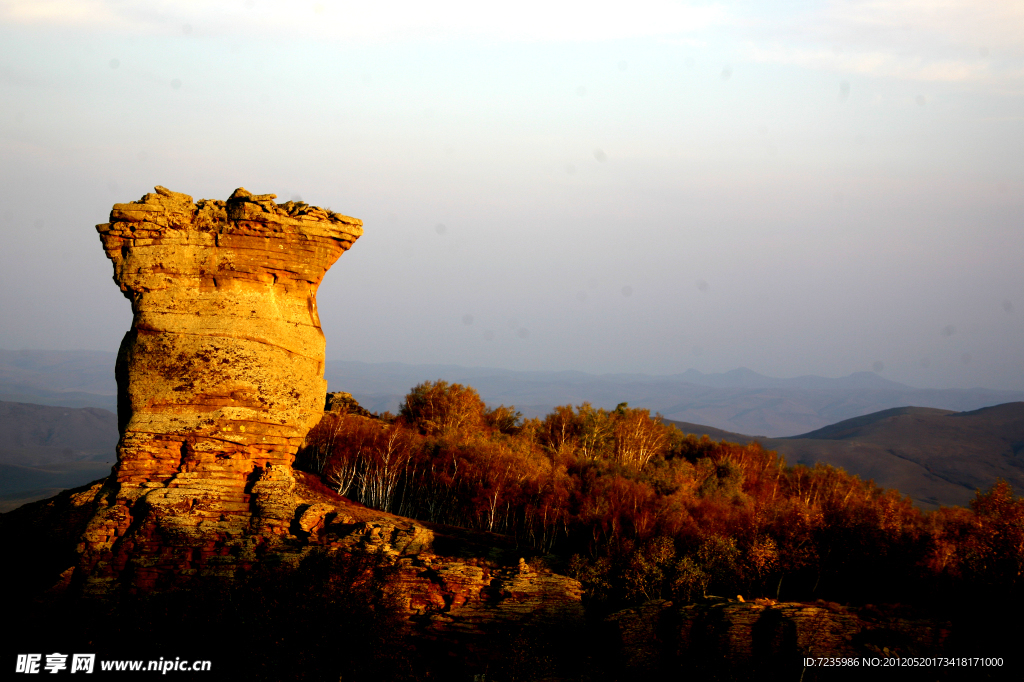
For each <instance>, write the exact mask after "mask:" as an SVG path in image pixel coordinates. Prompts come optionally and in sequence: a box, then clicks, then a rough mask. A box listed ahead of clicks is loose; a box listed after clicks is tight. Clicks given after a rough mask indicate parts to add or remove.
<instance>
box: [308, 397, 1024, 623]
mask: <svg viewBox="0 0 1024 682" xmlns="http://www.w3.org/2000/svg"><path fill="white" fill-rule="evenodd" d="M296 464H297V466H300V467H302V468H305V469H307V470H310V471H312V472H314V473H316V474H319V475H320V476H321V477H322V478H323V480H324V482H325V483H327V484H328V485H330V486H331V487H332V488H334V489H335V490H337V491H338V492H339V493H341V494H343V495H347V496H348V497H350V498H352V499H354V500H356V501H358V502H361V503H363V504H366V505H368V506H372V507H375V508H378V509H382V510H385V511H389V512H393V513H396V514H401V515H403V516H408V517H412V518H416V519H420V520H424V521H431V522H436V523H442V524H449V525H455V526H463V527H467V528H472V529H476V530H482V531H490V532H495V533H502V534H506V535H509V536H512V537H514V538H515V540H516V541H517V542H518V544H519V545H520V546H521V547H522V548H523V549H524V553H531V554H532V555H534V556H535V557H540V558H541V560H542V561H546V562H548V563H549V564H550V565H551V566H552V567H553V568H556V569H557V570H560V571H563V572H566V573H569V574H571V575H573V576H575V577H577V578H579V579H580V580H581V581H582V582H583V584H584V587H585V588H586V594H587V598H588V599H589V600H590V603H591V604H594V605H598V606H600V605H605V606H607V607H608V608H613V607H617V606H619V605H622V604H629V603H636V602H640V601H644V600H648V599H654V598H668V599H673V600H682V601H687V600H692V599H696V598H699V597H702V596H704V595H706V594H720V595H729V596H735V595H736V594H742V595H745V596H748V597H769V598H783V599H818V598H824V599H829V600H834V601H847V602H859V603H866V602H868V601H875V602H885V601H900V602H903V603H907V602H915V601H917V602H919V603H923V602H925V601H927V599H928V598H929V597H928V595H934V594H935V593H936V590H942V591H945V592H946V593H948V594H963V593H967V592H971V593H976V592H977V591H978V590H987V591H992V592H998V593H1000V594H1003V595H1013V596H1015V597H1016V598H1019V597H1020V595H1021V591H1022V585H1024V581H1022V577H1021V576H1022V570H1024V500H1022V499H1021V498H1017V497H1015V496H1014V495H1013V492H1012V490H1011V489H1010V487H1009V486H1008V485H1007V484H1006V483H999V484H997V485H996V486H995V487H993V488H992V489H991V490H990V491H988V492H985V493H981V492H979V493H978V495H977V497H976V499H975V500H974V502H972V504H971V508H970V509H964V508H958V507H953V508H942V509H940V510H938V511H936V512H931V513H922V512H921V511H920V510H918V509H917V508H916V507H914V506H913V505H912V503H911V502H910V500H909V498H907V497H905V496H903V495H901V494H899V493H898V492H896V491H894V490H883V489H881V488H879V487H878V486H876V485H874V484H873V483H872V482H870V481H862V480H860V479H859V478H857V477H856V476H852V475H850V474H848V473H846V472H845V471H843V470H841V469H837V468H834V467H830V466H827V465H816V466H814V467H813V468H809V467H806V466H801V465H797V466H794V467H790V466H786V464H785V462H784V461H783V460H782V459H781V458H780V457H779V456H778V455H777V454H776V453H774V452H770V451H766V450H764V449H762V448H761V447H760V445H758V444H756V443H755V444H751V445H745V446H741V445H736V444H732V443H726V442H720V443H716V442H712V441H711V440H709V439H708V438H707V437H704V438H699V439H698V438H696V437H694V436H692V435H685V434H683V433H681V432H680V431H678V430H677V429H675V428H673V427H669V426H666V425H665V424H663V423H662V422H661V420H660V418H659V417H658V416H657V415H654V416H652V415H651V414H650V413H649V412H648V411H647V410H642V409H635V408H630V407H629V406H628V405H627V404H625V403H622V404H620V405H619V406H618V407H617V408H616V409H614V410H604V409H600V408H595V407H593V406H592V405H590V404H588V403H583V404H582V405H579V406H575V407H574V406H571V405H564V406H560V407H557V408H555V409H554V410H553V411H552V412H551V413H550V414H548V415H547V416H546V417H544V418H543V419H528V420H523V419H522V416H521V415H520V414H519V413H518V412H516V411H515V409H514V408H510V407H505V406H499V407H496V408H490V409H489V408H488V407H487V406H486V405H485V404H484V402H483V401H482V400H481V399H480V397H479V395H478V394H477V393H476V391H474V390H473V389H472V388H469V387H465V386H461V385H459V384H449V383H447V382H444V381H438V382H426V383H423V384H420V385H418V386H416V387H414V388H413V389H412V391H411V392H410V393H409V395H408V396H407V397H406V400H405V402H404V403H403V404H402V406H401V410H400V414H399V416H398V417H396V418H390V417H389V416H386V417H385V418H382V419H370V418H366V417H360V416H355V415H344V414H333V413H328V414H326V415H325V416H324V419H323V420H322V421H321V422H320V424H319V425H318V426H317V427H316V428H315V429H314V430H313V431H312V432H311V433H310V435H309V437H308V438H307V445H306V447H305V448H304V449H303V450H302V451H301V452H300V455H299V459H298V461H297V463H296Z"/></svg>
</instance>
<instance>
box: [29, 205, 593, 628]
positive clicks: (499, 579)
mask: <svg viewBox="0 0 1024 682" xmlns="http://www.w3.org/2000/svg"><path fill="white" fill-rule="evenodd" d="M274 198H275V197H274V195H269V194H268V195H253V194H251V193H249V192H247V191H246V190H244V189H238V190H236V191H235V192H234V194H233V195H232V196H231V197H230V198H229V199H228V200H227V201H213V200H201V201H198V202H193V200H192V198H191V197H189V196H186V195H184V194H179V193H177V192H171V191H169V190H167V189H164V188H162V187H157V188H156V192H155V193H152V194H147V195H146V196H144V197H143V198H142V199H141V200H139V201H137V202H132V203H129V204H116V205H115V206H114V208H113V210H112V211H111V214H110V222H109V223H106V224H103V225H98V226H97V230H98V231H99V234H100V238H101V240H102V242H103V246H104V249H105V250H106V253H107V255H108V257H109V258H110V259H111V261H112V262H113V265H114V280H115V282H117V284H118V285H119V286H120V288H121V291H122V292H123V293H124V294H125V296H126V297H127V298H128V299H129V300H130V301H131V304H132V311H133V313H134V320H133V324H132V328H131V330H130V331H129V332H128V333H127V334H126V335H125V338H124V341H123V342H122V344H121V349H120V352H119V354H118V360H117V367H116V374H117V381H118V421H119V426H120V429H121V440H120V442H119V444H118V462H117V464H116V466H115V467H114V470H113V472H112V475H111V476H110V477H109V478H108V479H107V480H106V481H105V482H101V483H97V484H95V485H93V486H91V487H89V488H86V489H82V490H79V491H74V492H72V493H65V494H63V495H62V496H61V497H60V498H57V499H56V500H51V501H47V502H43V503H38V504H39V505H43V506H42V507H40V509H39V510H36V513H41V512H44V513H45V515H48V516H52V517H54V518H55V519H57V523H59V518H63V516H66V515H71V513H72V511H73V512H74V518H75V519H79V521H76V523H78V524H79V528H81V529H83V530H81V535H80V538H81V539H80V541H79V543H78V546H77V559H76V563H75V565H74V566H71V567H68V568H67V570H64V567H63V566H59V567H57V571H58V572H59V571H63V572H62V573H61V577H62V581H61V583H60V586H62V587H63V588H65V589H68V588H70V589H72V591H73V592H75V593H77V592H84V593H86V594H97V595H106V594H110V593H112V592H114V591H115V590H117V589H128V590H130V591H142V592H147V591H153V590H157V591H159V590H163V589H172V588H174V587H177V586H180V585H183V584H186V583H188V582H189V581H190V580H192V579H194V578H200V579H222V580H231V579H233V578H234V577H236V576H238V575H239V574H242V573H245V572H246V571H248V570H250V569H251V568H253V567H254V566H256V565H257V564H260V565H267V564H271V565H278V566H281V567H282V568H283V569H287V567H288V566H294V565H297V564H298V563H299V562H300V561H301V560H302V559H303V558H304V557H305V556H307V555H308V554H309V553H310V552H311V551H315V550H322V551H327V552H342V553H356V552H359V553H367V552H369V553H373V554H376V555H379V556H382V557H385V558H386V559H387V560H388V561H390V562H392V563H395V564H397V566H398V568H399V571H398V576H399V577H398V584H397V586H396V587H397V588H398V589H400V590H401V594H402V598H403V599H404V600H405V604H406V607H407V611H408V613H409V614H410V617H411V618H413V619H414V620H418V622H420V623H422V624H424V625H425V626H426V628H427V629H428V630H430V631H432V632H434V633H435V634H436V635H438V636H443V637H447V636H448V635H452V636H459V635H460V634H466V633H473V632H482V630H483V628H484V625H485V624H487V623H493V622H495V621H501V620H506V619H516V618H521V617H523V616H524V615H527V614H535V613H538V612H543V611H546V610H549V609H552V608H554V607H556V606H557V607H564V606H566V605H568V606H570V607H571V608H578V607H579V603H580V585H579V583H578V582H576V581H575V580H571V579H569V578H565V577H562V576H558V575H554V574H551V573H549V572H538V571H534V570H531V569H530V568H529V566H528V565H526V564H525V563H523V562H521V561H520V563H518V564H517V563H515V559H511V560H509V558H508V557H504V558H503V559H501V560H499V561H494V560H493V559H491V560H484V561H480V560H478V559H467V558H454V557H452V556H451V555H449V556H440V555H439V554H440V553H439V552H436V551H435V542H436V540H437V535H436V532H435V530H436V529H435V528H434V527H427V526H426V525H424V524H419V523H416V522H414V521H412V520H410V519H405V518H402V517H397V516H393V515H390V514H386V513H384V512H379V511H375V510H372V509H368V508H366V507H363V506H361V505H357V504H354V503H352V502H350V501H349V500H347V499H345V498H343V497H341V496H339V495H337V494H336V493H334V492H333V491H331V490H330V489H328V488H326V487H324V486H323V485H322V484H321V483H320V482H319V480H318V479H316V478H315V477H314V476H311V475H309V474H304V473H302V472H297V471H293V470H292V468H291V464H292V461H293V460H294V457H295V454H296V451H297V450H298V448H299V446H300V445H301V444H302V442H303V439H304V437H305V436H306V433H307V432H308V431H309V429H310V428H311V427H312V426H314V425H315V424H316V422H317V421H318V420H319V419H320V418H321V417H322V416H323V414H324V408H325V405H326V407H327V408H328V409H329V410H339V411H346V412H347V411H350V410H352V411H359V410H361V408H359V407H358V405H357V404H356V403H355V401H354V400H352V398H351V396H348V395H347V394H332V396H331V397H330V399H329V400H328V397H327V394H326V387H327V386H326V382H325V381H324V379H323V370H324V338H323V334H322V332H321V330H320V321H319V318H318V316H317V308H316V291H317V287H318V286H319V284H320V282H321V280H322V278H323V276H324V274H325V273H326V271H327V269H328V268H329V267H330V266H331V265H332V264H333V263H334V262H335V261H336V260H337V259H338V257H339V256H340V255H341V254H342V253H343V252H344V251H345V250H347V249H348V248H349V247H350V246H351V245H352V243H353V242H355V240H356V239H357V238H358V237H359V236H360V235H361V234H362V225H361V223H360V221H358V220H356V219H354V218H348V217H346V216H342V215H339V214H337V213H333V212H330V211H326V210H324V209H319V208H314V207H311V206H307V205H305V204H301V203H295V202H287V203H284V204H275V203H274V201H273V200H274ZM69 518H70V516H69ZM82 519H84V521H83V520H82ZM450 530H451V531H452V532H455V531H454V530H453V529H450ZM446 532H449V531H444V530H442V537H443V542H442V543H441V544H443V545H445V546H449V547H452V546H455V545H458V544H459V542H457V541H456V542H454V543H453V541H452V540H451V538H450V537H446V536H444V534H445V533H446ZM456 534H458V532H456ZM462 544H463V550H464V549H465V548H464V545H465V543H464V542H463V543H462ZM471 544H472V543H471ZM488 552H489V550H486V549H485V551H484V552H483V553H485V554H486V553H488ZM457 553H459V554H461V555H462V556H463V557H464V556H465V552H464V551H461V552H457ZM491 553H493V552H491ZM498 554H501V552H498ZM55 556H57V557H60V556H63V555H61V554H59V553H58V554H57V555H55ZM59 561H61V559H60V558H56V559H54V562H59Z"/></svg>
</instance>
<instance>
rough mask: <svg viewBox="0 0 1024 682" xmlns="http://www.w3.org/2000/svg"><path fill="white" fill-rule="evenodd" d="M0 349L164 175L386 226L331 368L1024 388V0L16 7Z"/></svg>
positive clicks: (116, 317) (55, 298) (368, 235)
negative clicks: (880, 380)
mask: <svg viewBox="0 0 1024 682" xmlns="http://www.w3.org/2000/svg"><path fill="white" fill-rule="evenodd" d="M0 159H2V162H0V234H2V237H3V247H2V249H0V320H2V324H0V348H7V349H20V348H30V349H37V348H38V349H56V350H62V349H90V350H110V351H114V350H116V349H117V347H118V344H119V343H120V339H121V337H122V336H123V334H124V332H125V331H126V330H127V329H128V327H129V326H130V324H131V311H130V308H129V304H128V301H126V300H125V299H124V298H123V296H122V295H121V293H120V292H119V291H118V289H117V287H116V285H114V284H113V282H112V281H111V274H112V269H111V266H110V263H109V262H108V261H107V259H106V257H105V256H104V254H103V251H102V249H101V246H100V242H99V239H98V237H97V235H96V232H95V229H94V227H93V226H94V225H95V224H97V223H103V222H106V221H107V216H108V213H109V211H110V207H111V205H112V204H114V203H120V202H127V201H132V200H137V199H139V198H140V197H141V196H142V195H143V194H145V193H146V192H149V191H152V188H153V186H154V185H158V184H159V185H163V186H166V187H168V188H170V189H172V190H174V191H179V192H184V193H186V194H189V195H191V196H193V197H194V198H196V199H199V198H212V199H226V198H227V197H228V196H229V195H230V194H231V192H232V191H233V190H234V189H235V188H236V187H240V186H243V187H246V188H247V189H249V190H250V191H252V192H254V193H274V194H277V195H278V201H286V200H288V199H293V198H301V199H302V200H303V201H306V202H308V203H311V204H314V205H320V206H326V207H329V208H331V209H333V210H335V211H338V212H341V213H344V214H347V215H351V216H355V217H358V218H360V219H362V220H363V221H364V224H365V235H364V236H363V237H362V238H360V239H359V241H358V242H357V243H356V244H355V245H354V246H353V248H352V249H351V251H349V252H348V253H346V254H345V255H344V256H343V257H342V258H341V259H340V260H339V261H338V263H337V264H336V265H335V266H334V267H333V268H332V269H331V271H330V272H328V274H327V276H326V278H325V280H324V283H323V285H322V286H321V288H320V292H319V296H318V304H319V312H320V317H321V321H322V324H323V328H324V333H325V335H326V337H327V359H328V360H358V361H364V362H407V363H415V364H426V363H445V364H458V365H463V366H483V367H501V368H506V369H516V370H580V371H585V372H592V373H598V374H600V373H610V372H641V373H646V374H655V375H660V374H673V373H677V372H683V371H685V370H687V369H689V368H694V369H697V370H700V371H702V372H722V371H728V370H731V369H734V368H737V367H740V366H744V367H748V368H750V369H753V370H754V371H757V372H760V373H762V374H767V375H770V376H777V377H791V376H800V375H805V374H817V375H821V376H831V377H838V376H845V375H847V374H850V373H852V372H858V371H874V372H878V373H879V374H880V375H881V376H883V377H885V378H888V379H892V380H895V381H901V382H904V383H907V384H910V385H913V386H917V387H922V388H957V387H959V388H971V387H986V388H997V389H1014V390H1024V267H1022V266H1024V257H1022V256H1024V3H1021V2H1007V1H1006V0H933V1H925V0H905V1H896V0H876V1H864V2H800V1H794V2H767V3H766V2H722V3H714V2H712V3H685V2H672V1H670V0H650V1H647V0H636V1H634V2H631V3H621V2H618V3H606V2H600V1H598V0H591V1H590V2H585V3H583V2H558V1H557V0H548V1H545V2H539V1H534V0H519V1H518V2H516V3H505V4H498V3H479V2H447V1H444V0H436V1H434V2H430V3H423V2H395V3H390V2H376V3H367V2H326V1H325V2H316V3H301V2H278V1H272V0H248V1H242V0H239V1H237V2H235V1H232V2H211V1H209V0H204V1H196V2H190V1H185V0H178V1H167V2H160V1H155V2H136V1H132V0H124V1H117V0H81V1H69V0H26V1H23V0H11V1H8V0H0Z"/></svg>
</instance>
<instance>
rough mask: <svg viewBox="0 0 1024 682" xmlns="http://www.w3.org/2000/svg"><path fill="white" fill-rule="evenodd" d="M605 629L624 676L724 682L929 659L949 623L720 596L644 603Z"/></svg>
mask: <svg viewBox="0 0 1024 682" xmlns="http://www.w3.org/2000/svg"><path fill="white" fill-rule="evenodd" d="M606 623H607V625H608V626H609V628H610V630H611V632H610V634H611V641H610V646H611V647H612V648H614V649H617V650H618V653H619V658H620V660H619V661H618V664H619V665H620V666H621V667H622V668H623V669H627V670H631V671H634V672H635V673H641V672H644V671H646V672H648V673H651V674H655V673H658V672H663V671H665V670H667V669H672V670H676V671H678V670H680V669H683V670H687V671H689V672H692V673H697V674H698V675H700V676H713V674H717V675H721V676H723V677H724V678H727V679H747V678H748V677H750V678H751V679H753V678H754V677H756V678H757V679H796V678H798V677H800V676H801V668H802V667H803V665H804V659H805V657H811V658H818V657H826V658H848V659H853V658H856V659H857V661H858V663H859V662H860V661H862V660H865V659H868V660H876V659H877V660H881V659H886V658H892V657H908V656H909V657H914V656H929V655H936V654H938V653H940V652H942V651H944V647H945V646H946V645H947V644H948V641H949V639H950V637H951V632H952V624H951V623H949V622H943V621H937V620H934V619H929V618H924V617H922V616H921V615H919V614H914V613H910V612H908V611H907V610H906V609H903V608H902V607H898V606H895V607H894V606H886V607H881V608H880V607H876V606H871V605H868V606H864V607H848V606H842V605H840V604H836V603H833V602H824V601H819V602H817V603H814V604H805V603H799V602H776V601H774V600H770V599H757V600H754V601H752V602H744V601H740V600H731V599H722V598H719V597H709V598H707V599H704V600H700V601H698V602H695V603H690V604H683V605H678V606H677V605H674V604H673V603H672V602H670V601H650V602H647V603H645V604H643V605H641V606H639V607H637V608H634V609H627V610H625V611H620V612H618V613H616V614H614V615H612V616H611V617H609V618H608V619H607V620H606ZM874 665H876V666H877V667H882V666H884V665H885V662H884V661H881V662H878V663H874ZM812 672H813V671H812ZM754 673H756V675H755V674H754ZM812 677H813V675H812ZM829 679H831V678H829Z"/></svg>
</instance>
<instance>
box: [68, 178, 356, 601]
mask: <svg viewBox="0 0 1024 682" xmlns="http://www.w3.org/2000/svg"><path fill="white" fill-rule="evenodd" d="M274 199H275V196H274V195H273V194H264V195H253V194H251V193H249V192H247V191H246V190H244V189H237V190H235V192H234V194H232V195H231V197H230V198H229V199H228V200H227V201H216V200H208V199H204V200H200V201H198V202H193V201H192V198H191V197H189V196H187V195H185V194H180V193H177V192H171V191H170V190H167V189H165V188H163V187H157V188H156V192H155V193H151V194H147V195H145V196H144V197H143V198H142V199H141V200H139V201H136V202H132V203H128V204H115V205H114V208H113V210H112V211H111V213H110V222H109V223H106V224H103V225H97V228H96V229H97V231H98V232H99V234H100V238H101V240H102V242H103V247H104V249H105V250H106V253H107V256H108V257H109V258H110V259H111V261H112V262H113V265H114V281H115V282H116V283H117V284H118V286H120V288H121V291H122V292H123V293H124V295H125V297H127V298H128V299H129V300H130V301H131V305H132V312H133V313H134V319H133V321H132V327H131V330H130V331H129V332H128V333H127V334H126V335H125V337H124V340H123V342H122V343H121V349H120V352H119V354H118V359H117V368H116V374H117V383H118V420H119V423H120V428H121V440H120V443H119V444H118V462H117V465H116V466H115V468H114V471H113V476H112V478H111V480H110V482H109V483H108V485H109V486H111V487H113V488H115V489H116V492H115V493H114V495H112V496H111V495H108V499H109V500H116V502H112V503H111V504H109V505H108V506H106V508H105V509H104V510H102V511H101V512H100V513H99V514H98V515H97V518H96V519H94V521H93V523H92V524H91V526H90V529H89V532H88V533H87V538H88V539H89V540H91V541H92V542H91V543H90V544H91V545H92V547H91V549H92V550H95V551H89V550H88V549H87V551H86V553H87V554H89V555H91V556H92V557H93V559H94V560H99V561H100V563H104V561H107V562H108V563H109V562H110V561H113V562H114V563H115V564H116V563H117V562H118V561H117V559H116V558H115V557H113V556H111V555H106V556H107V558H106V560H101V559H100V556H101V555H104V553H105V552H106V551H107V550H111V549H113V545H114V543H115V542H116V541H117V540H118V539H119V538H120V539H122V543H123V542H124V541H126V534H127V535H130V536H133V537H134V539H133V540H131V543H132V544H133V546H135V551H134V553H133V557H135V558H134V559H133V561H134V560H136V559H138V556H139V555H140V552H139V546H140V543H141V544H142V545H145V544H146V542H147V540H146V538H148V537H150V536H153V534H154V532H155V533H156V534H157V535H159V536H160V537H161V538H163V539H162V540H161V543H163V545H164V546H166V544H167V538H168V537H172V538H173V537H175V536H177V537H178V538H179V540H178V542H177V543H176V542H175V541H173V540H172V542H171V545H174V544H179V545H180V548H181V549H182V550H185V549H187V548H188V545H189V543H190V542H201V543H204V544H210V543H212V544H210V546H211V548H212V547H213V546H214V545H217V546H219V545H221V544H223V541H224V540H225V539H226V537H227V536H231V535H233V534H236V532H239V531H240V529H242V528H248V529H249V530H250V531H251V530H253V529H252V528H251V526H252V524H251V523H250V522H251V520H252V517H253V516H254V515H255V516H257V517H260V518H263V517H271V518H272V517H274V516H275V514H274V513H273V512H272V511H270V509H271V508H272V507H274V505H273V504H272V498H273V497H274V496H275V495H278V494H282V493H283V494H287V493H288V492H289V491H290V490H291V489H292V488H293V487H294V478H293V476H292V471H291V466H290V465H291V463H292V461H293V459H294V456H295V453H296V451H297V449H298V448H299V446H300V445H301V443H302V440H303V438H304V437H305V435H306V432H307V431H308V430H309V429H310V428H311V427H312V426H313V425H315V424H316V422H317V421H318V420H319V419H320V417H321V416H322V414H323V409H324V400H325V394H326V389H327V382H326V381H325V380H324V378H323V373H324V337H323V333H322V332H321V330H320V319H319V317H318V315H317V308H316V292H317V287H318V286H319V285H320V282H321V280H322V279H323V276H324V274H325V273H326V272H327V269H328V268H330V267H331V265H332V264H334V262H335V261H336V260H337V259H338V257H339V256H341V254H342V253H343V252H344V251H345V250H347V249H348V248H349V247H350V246H351V245H352V243H353V242H354V241H355V240H356V239H357V238H358V237H359V236H360V235H361V234H362V232H363V229H362V222H361V221H359V220H356V219H354V218H349V217H346V216H343V215H340V214H337V213H333V212H331V211H328V210H324V209H321V208H316V207H312V206H308V205H306V204H304V203H301V202H291V201H289V202H287V203H283V204H275V203H274V201H273V200H274ZM261 496H262V498H263V502H264V504H263V505H262V506H263V507H264V508H265V510H264V511H265V512H266V513H262V514H261V510H260V507H261V502H260V499H257V498H260V497H261ZM292 506H294V505H292ZM283 511H287V513H288V514H290V513H292V512H293V511H294V509H291V508H289V509H287V510H283ZM232 517H235V518H234V519H232ZM279 521H280V522H281V523H282V524H286V523H287V519H284V518H282V519H279ZM140 524H141V525H140ZM211 524H212V525H211ZM129 526H131V527H132V528H133V529H134V530H132V531H131V532H130V533H129ZM146 528H149V530H148V531H146V530H145V529H146ZM232 529H233V530H232ZM272 532H276V533H282V534H285V533H287V528H286V527H282V528H278V529H274V530H272ZM154 547H155V546H154ZM165 548H166V547H165ZM188 549H189V551H191V549H194V548H188ZM161 551H162V550H161ZM197 551H198V550H197ZM211 551H213V550H212V549H211ZM115 554H116V552H115ZM144 554H145V551H142V555H144ZM176 560H178V561H179V562H180V560H181V557H180V556H179V557H176ZM185 563H186V564H187V561H186V562H185ZM103 572H104V571H102V570H100V571H98V573H103ZM107 572H108V573H117V572H118V571H117V570H116V567H114V568H111V569H110V570H109V571H107ZM143 582H145V581H143Z"/></svg>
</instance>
